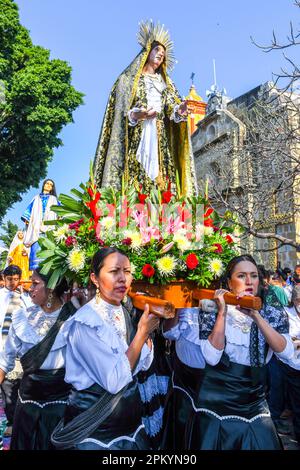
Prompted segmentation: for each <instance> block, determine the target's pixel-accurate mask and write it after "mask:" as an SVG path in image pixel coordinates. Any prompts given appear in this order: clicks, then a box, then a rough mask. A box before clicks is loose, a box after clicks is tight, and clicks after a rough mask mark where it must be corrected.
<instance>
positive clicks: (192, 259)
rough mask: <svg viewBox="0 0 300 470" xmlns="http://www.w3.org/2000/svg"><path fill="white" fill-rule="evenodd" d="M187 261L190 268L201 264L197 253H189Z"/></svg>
mask: <svg viewBox="0 0 300 470" xmlns="http://www.w3.org/2000/svg"><path fill="white" fill-rule="evenodd" d="M185 262H186V265H187V267H188V268H189V269H195V268H196V267H197V266H198V264H199V261H198V258H197V256H196V255H195V253H190V254H189V255H187V257H186V260H185Z"/></svg>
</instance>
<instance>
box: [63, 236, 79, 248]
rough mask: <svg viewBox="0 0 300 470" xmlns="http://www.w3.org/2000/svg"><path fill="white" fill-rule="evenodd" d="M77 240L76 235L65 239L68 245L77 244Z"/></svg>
mask: <svg viewBox="0 0 300 470" xmlns="http://www.w3.org/2000/svg"><path fill="white" fill-rule="evenodd" d="M76 241H77V240H76V238H75V237H71V236H70V237H68V238H66V240H65V245H66V246H73V245H76Z"/></svg>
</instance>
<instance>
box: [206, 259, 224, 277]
mask: <svg viewBox="0 0 300 470" xmlns="http://www.w3.org/2000/svg"><path fill="white" fill-rule="evenodd" d="M208 269H209V270H210V272H211V273H213V274H215V275H216V276H221V274H222V272H223V270H224V266H223V263H222V261H221V260H219V259H218V258H213V259H212V260H210V262H209V266H208Z"/></svg>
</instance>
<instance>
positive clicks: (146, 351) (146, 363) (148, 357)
mask: <svg viewBox="0 0 300 470" xmlns="http://www.w3.org/2000/svg"><path fill="white" fill-rule="evenodd" d="M153 357H154V344H153V343H152V348H151V349H150V348H149V347H148V346H147V344H144V346H143V347H142V351H141V355H140V359H139V361H138V363H137V365H136V367H135V369H134V372H133V375H136V374H137V373H138V372H139V371H140V370H148V369H149V367H150V366H151V364H152V361H153Z"/></svg>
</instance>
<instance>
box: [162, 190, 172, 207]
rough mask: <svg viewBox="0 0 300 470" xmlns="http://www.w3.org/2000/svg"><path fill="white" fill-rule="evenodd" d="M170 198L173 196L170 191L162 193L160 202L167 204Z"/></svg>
mask: <svg viewBox="0 0 300 470" xmlns="http://www.w3.org/2000/svg"><path fill="white" fill-rule="evenodd" d="M172 196H173V194H172V193H171V191H164V192H163V193H162V202H163V204H168V203H169V202H170V201H171V197H172Z"/></svg>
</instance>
